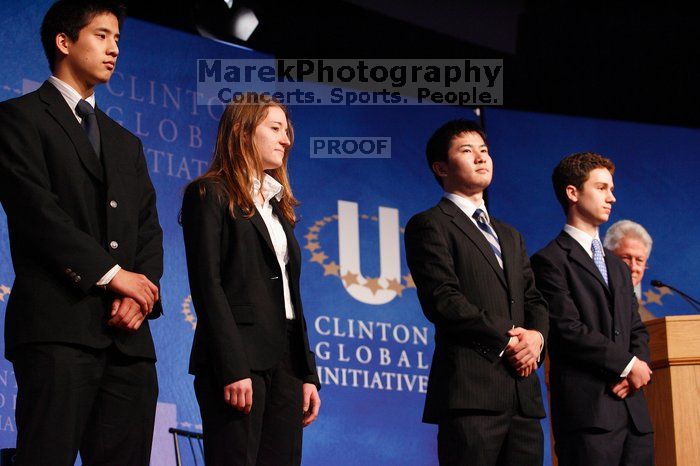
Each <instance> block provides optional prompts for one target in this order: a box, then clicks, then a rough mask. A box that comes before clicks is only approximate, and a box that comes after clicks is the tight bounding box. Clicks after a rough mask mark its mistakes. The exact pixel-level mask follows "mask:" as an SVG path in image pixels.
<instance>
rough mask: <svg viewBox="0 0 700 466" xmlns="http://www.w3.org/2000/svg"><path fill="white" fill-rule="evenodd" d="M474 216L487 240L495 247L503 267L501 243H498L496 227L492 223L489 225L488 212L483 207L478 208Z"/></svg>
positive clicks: (494, 250) (499, 262) (495, 252)
mask: <svg viewBox="0 0 700 466" xmlns="http://www.w3.org/2000/svg"><path fill="white" fill-rule="evenodd" d="M472 217H474V220H476V224H477V225H478V226H479V229H480V230H481V233H483V234H484V237H485V238H486V241H488V243H489V246H491V249H493V253H494V254H495V255H496V260H497V261H498V265H500V266H501V268H503V257H502V256H501V245H500V244H498V235H496V232H495V231H494V229H493V228H491V225H489V221H488V219H487V218H486V212H484V211H483V210H481V209H476V210H475V211H474V215H473V216H472Z"/></svg>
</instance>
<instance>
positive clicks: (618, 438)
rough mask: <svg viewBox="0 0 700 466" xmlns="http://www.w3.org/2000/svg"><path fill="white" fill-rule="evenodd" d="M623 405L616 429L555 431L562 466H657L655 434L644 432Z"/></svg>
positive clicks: (620, 404) (557, 450)
mask: <svg viewBox="0 0 700 466" xmlns="http://www.w3.org/2000/svg"><path fill="white" fill-rule="evenodd" d="M618 404H619V409H620V413H618V414H619V416H618V419H619V422H618V424H617V425H616V426H615V428H614V429H612V430H610V431H607V430H602V429H596V428H590V429H577V430H571V431H561V430H560V429H555V431H554V437H555V441H556V443H555V445H554V448H555V450H556V453H557V459H558V460H559V465H560V466H595V465H605V466H653V464H654V434H653V433H652V432H649V433H641V432H639V431H638V430H637V428H636V427H635V426H634V422H633V421H632V418H631V417H629V413H628V412H627V408H626V407H625V406H624V405H623V404H622V403H618Z"/></svg>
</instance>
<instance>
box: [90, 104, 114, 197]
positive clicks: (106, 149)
mask: <svg viewBox="0 0 700 466" xmlns="http://www.w3.org/2000/svg"><path fill="white" fill-rule="evenodd" d="M95 113H96V115H97V124H98V125H99V127H100V139H101V140H102V144H101V146H102V164H103V165H104V168H105V169H104V173H105V175H106V178H107V180H106V183H107V186H114V184H115V181H116V178H117V174H118V173H119V168H118V165H119V161H118V160H119V157H120V153H119V147H117V144H116V143H115V142H116V141H118V140H119V138H118V135H117V134H116V132H115V128H114V126H113V125H115V124H116V123H114V122H111V121H108V118H109V117H108V116H107V115H105V114H104V113H103V112H102V111H101V110H100V109H99V108H96V109H95ZM93 153H94V152H93Z"/></svg>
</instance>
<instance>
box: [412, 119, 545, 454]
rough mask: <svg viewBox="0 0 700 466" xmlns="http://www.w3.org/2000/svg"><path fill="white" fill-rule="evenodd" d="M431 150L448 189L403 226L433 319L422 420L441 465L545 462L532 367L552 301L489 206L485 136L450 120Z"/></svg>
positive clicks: (513, 234)
mask: <svg viewBox="0 0 700 466" xmlns="http://www.w3.org/2000/svg"><path fill="white" fill-rule="evenodd" d="M426 153H427V158H428V165H429V166H430V169H431V171H432V172H433V174H434V175H435V178H436V179H437V180H438V183H439V184H440V186H441V187H442V188H443V190H444V192H445V193H444V197H443V198H442V199H441V200H440V202H439V203H438V205H437V206H435V207H433V208H431V209H429V210H427V211H425V212H422V213H419V214H417V215H415V216H414V217H413V218H411V220H410V221H409V222H408V225H407V226H406V232H405V242H406V259H407V261H408V266H409V268H410V269H411V274H412V276H413V280H414V282H415V283H416V287H417V291H418V298H419V300H420V302H421V306H422V308H423V313H424V314H425V315H426V317H427V318H428V319H429V320H430V321H431V322H432V323H433V324H434V325H435V353H434V355H433V361H432V367H431V369H430V377H429V379H428V393H427V396H426V401H425V410H424V412H423V421H424V422H428V423H433V424H438V458H439V461H440V464H442V465H470V466H485V465H490V466H492V465H504V466H505V465H516V464H517V465H519V466H535V465H537V466H540V465H541V464H542V459H543V435H542V427H541V426H540V419H541V418H543V417H544V416H545V411H544V407H543V405H542V397H541V392H540V383H539V379H538V378H537V375H536V374H535V373H534V371H535V370H536V369H537V366H538V363H539V362H541V361H542V360H543V357H544V355H543V350H544V335H546V334H547V325H548V320H547V307H546V304H545V302H544V300H543V299H542V296H541V295H540V293H539V292H538V291H537V289H536V288H535V283H534V279H533V275H532V271H531V269H530V262H529V260H528V256H527V253H526V251H525V245H524V242H523V239H522V237H521V235H520V234H519V233H518V232H517V231H516V230H515V229H514V228H513V227H511V226H509V225H506V224H505V223H502V222H500V221H498V220H496V219H494V218H493V217H490V216H489V214H488V212H487V210H486V206H485V204H484V190H485V189H486V188H487V187H488V186H489V184H490V183H491V179H492V176H493V163H492V161H491V156H490V155H489V152H488V146H487V143H486V135H485V134H484V132H483V130H482V129H481V128H480V127H479V126H478V125H477V124H475V123H473V122H470V121H466V120H454V121H450V122H448V123H446V124H445V125H443V126H442V127H440V128H439V129H438V130H437V131H436V132H435V133H434V134H433V136H432V137H431V138H430V140H429V141H428V145H427V149H426Z"/></svg>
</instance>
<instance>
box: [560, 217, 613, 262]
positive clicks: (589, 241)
mask: <svg viewBox="0 0 700 466" xmlns="http://www.w3.org/2000/svg"><path fill="white" fill-rule="evenodd" d="M564 231H565V232H566V233H568V234H569V235H570V236H571V237H572V238H573V239H575V240H576V242H577V243H578V244H580V245H581V247H582V248H583V249H584V251H586V252H587V253H588V255H589V256H591V257H593V250H592V249H591V247H592V245H593V240H594V239H597V240H598V241H600V236H598V229H597V228H596V229H595V236H591V235H589V234H588V233H586V232H585V231H582V230H579V229H578V228H576V227H572V226H571V225H569V224H568V223H567V224H566V225H564ZM603 255H605V249H604V248H603Z"/></svg>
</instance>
